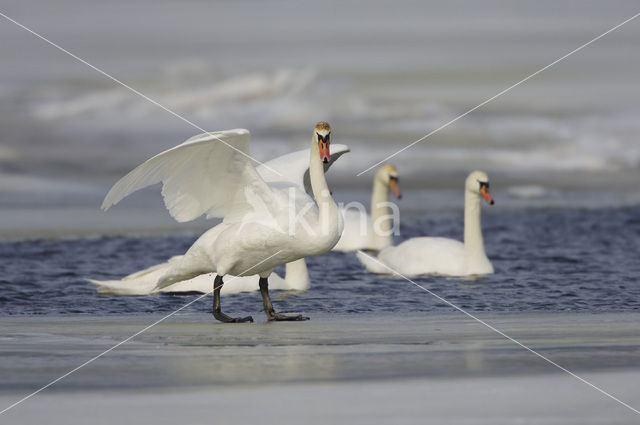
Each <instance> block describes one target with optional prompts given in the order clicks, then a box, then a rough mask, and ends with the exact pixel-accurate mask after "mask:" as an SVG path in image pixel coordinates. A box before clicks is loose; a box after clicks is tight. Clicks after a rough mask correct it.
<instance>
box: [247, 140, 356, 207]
mask: <svg viewBox="0 0 640 425" xmlns="http://www.w3.org/2000/svg"><path fill="white" fill-rule="evenodd" d="M347 152H350V150H349V147H348V146H347V145H341V144H333V143H332V144H331V161H329V162H328V163H327V164H323V165H324V172H325V173H326V172H327V170H328V169H329V168H330V167H331V166H332V165H333V164H334V163H335V162H336V161H337V160H338V158H340V157H341V156H342V155H344V154H345V153H347ZM310 155H311V154H310V152H309V149H301V150H299V151H295V152H291V153H288V154H285V155H282V156H279V157H277V158H274V159H272V160H270V161H267V162H265V163H264V164H261V165H260V166H258V167H256V170H257V171H258V174H260V177H262V178H263V179H264V181H265V182H267V183H269V184H274V185H278V184H279V183H293V184H295V185H296V186H298V188H300V189H302V190H304V191H305V192H306V193H307V194H308V195H309V196H313V195H312V191H311V178H310V177H309V157H310Z"/></svg>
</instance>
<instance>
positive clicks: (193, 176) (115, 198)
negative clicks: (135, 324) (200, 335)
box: [102, 122, 342, 323]
mask: <svg viewBox="0 0 640 425" xmlns="http://www.w3.org/2000/svg"><path fill="white" fill-rule="evenodd" d="M330 138H331V127H330V126H329V124H328V123H326V122H319V123H318V124H316V126H315V128H314V132H313V137H312V140H311V149H310V157H309V182H310V185H311V189H312V192H313V198H312V197H310V196H309V195H308V194H307V193H306V192H305V191H304V190H301V189H300V188H299V186H298V185H296V184H293V183H291V182H287V181H270V182H268V183H267V182H266V181H265V179H263V178H262V177H260V175H259V174H258V172H257V170H256V168H255V167H254V166H253V164H252V163H251V161H250V158H249V156H248V151H249V132H248V131H247V130H244V129H236V130H229V131H223V132H218V133H206V134H203V135H198V136H195V137H192V138H191V139H189V140H187V141H186V142H184V143H182V144H181V145H178V146H176V147H174V148H171V149H169V150H166V151H164V152H162V153H160V154H158V155H156V156H154V157H153V158H151V159H149V160H147V161H146V162H144V163H143V164H141V165H139V166H138V167H136V168H135V169H134V170H133V171H131V172H130V173H129V174H127V175H126V176H124V177H123V178H122V179H120V180H119V181H118V182H117V183H116V184H115V185H114V186H113V188H111V190H110V191H109V193H108V194H107V196H106V197H105V200H104V202H103V205H102V206H103V208H104V209H108V208H109V207H110V206H112V205H114V204H116V203H117V202H119V201H120V200H121V199H123V198H124V197H125V196H127V195H129V194H131V193H133V192H135V191H136V190H138V189H142V188H143V187H147V186H150V185H153V184H155V183H159V182H162V184H163V185H162V195H163V198H164V202H165V205H166V207H167V209H168V210H169V212H170V214H171V215H172V216H173V217H174V218H175V219H176V220H178V221H189V220H193V219H195V218H197V217H199V216H200V215H202V214H205V215H206V216H207V217H224V220H223V221H222V223H220V224H218V225H217V226H215V227H213V228H212V229H210V230H208V231H207V232H205V233H204V234H203V235H202V236H200V238H198V240H196V241H195V243H194V244H193V245H192V246H191V247H190V248H189V250H188V251H187V252H186V253H185V254H184V255H183V256H181V257H180V258H179V259H178V260H177V261H176V262H175V263H171V264H170V267H169V268H168V269H167V270H166V271H164V273H163V274H162V275H161V276H160V277H159V278H158V282H157V286H158V287H159V288H164V287H167V286H169V285H172V284H174V283H177V282H181V281H184V280H188V279H192V278H194V277H197V276H199V275H201V274H204V273H216V274H217V275H216V277H215V279H214V283H213V315H214V317H215V318H216V319H217V320H219V321H221V322H224V323H229V322H252V321H253V318H252V317H251V316H248V317H236V318H234V317H230V316H227V315H226V314H224V313H223V312H222V309H221V307H220V291H221V289H222V287H223V285H224V280H223V279H224V278H225V276H226V275H232V276H251V275H255V274H257V275H258V276H259V282H258V285H259V287H260V293H261V295H262V301H263V305H264V311H265V314H266V315H267V319H268V320H269V321H272V320H275V321H281V320H295V321H299V320H307V319H308V318H306V317H303V316H302V315H291V316H289V315H284V314H280V313H276V312H275V310H274V308H273V305H272V303H271V300H270V297H269V289H268V288H269V281H268V278H269V276H270V275H271V273H272V271H273V269H274V268H275V267H277V266H279V265H282V264H285V263H289V262H291V261H295V260H298V259H301V258H304V257H309V256H313V255H319V254H323V253H325V252H327V251H329V250H330V249H331V248H333V246H334V245H335V244H336V243H337V242H338V239H339V238H340V234H341V233H342V216H341V214H340V212H339V210H338V206H337V205H336V203H335V202H334V201H333V199H332V198H331V193H330V192H329V188H328V186H327V182H326V180H325V175H324V167H323V163H325V164H328V163H329V161H330V159H331V154H330ZM314 199H315V202H314Z"/></svg>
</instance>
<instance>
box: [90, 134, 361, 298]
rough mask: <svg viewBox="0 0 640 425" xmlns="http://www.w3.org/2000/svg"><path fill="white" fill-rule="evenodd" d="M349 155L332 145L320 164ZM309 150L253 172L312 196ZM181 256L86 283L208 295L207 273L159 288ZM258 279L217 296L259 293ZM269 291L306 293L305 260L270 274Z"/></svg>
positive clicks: (110, 290) (105, 289) (230, 284)
mask: <svg viewBox="0 0 640 425" xmlns="http://www.w3.org/2000/svg"><path fill="white" fill-rule="evenodd" d="M347 152H349V148H348V147H347V146H345V145H339V144H332V145H331V160H330V161H329V163H328V164H323V165H324V169H325V172H326V171H327V170H328V169H329V168H330V167H331V165H333V163H334V162H336V161H337V159H338V158H340V156H342V155H343V154H344V153H347ZM309 155H310V153H309V149H302V150H299V151H296V152H291V153H288V154H285V155H282V156H279V157H277V158H274V159H272V160H269V161H267V162H265V163H264V164H261V165H260V166H258V167H257V168H256V170H257V171H258V174H260V177H262V178H263V179H264V180H265V181H267V182H268V181H279V180H285V181H289V182H292V183H295V184H296V185H298V186H299V187H300V188H304V189H305V191H306V192H307V193H308V194H312V192H311V186H310V181H309ZM181 257H182V256H175V257H172V258H171V259H170V260H169V261H167V262H165V263H161V264H156V265H154V266H151V267H149V268H146V269H144V270H140V271H138V272H135V273H131V274H130V275H128V276H125V277H124V278H122V279H121V280H95V279H87V281H89V282H91V283H93V284H94V285H96V287H97V290H98V292H99V293H101V294H111V295H147V294H154V293H159V292H163V293H165V292H168V293H180V292H202V293H208V292H211V290H212V286H211V280H212V279H213V278H214V277H215V276H212V275H211V273H206V274H203V275H200V276H197V277H194V278H192V279H187V280H184V281H181V282H176V283H174V284H171V285H169V286H165V287H159V286H158V285H157V282H158V279H159V278H160V277H161V276H162V275H163V274H164V273H165V272H166V271H167V270H168V269H169V267H170V266H171V264H175V263H176V262H177V261H179V260H180V258H181ZM258 280H259V277H258V276H257V275H253V276H234V277H233V278H231V280H229V279H228V281H227V283H226V284H225V285H224V286H223V287H222V289H221V290H220V295H227V294H237V293H240V292H252V291H257V290H259V289H260V287H259V285H258ZM269 280H270V281H269V288H270V289H276V290H286V291H300V292H301V291H306V290H307V289H309V285H310V280H309V273H308V271H307V264H306V262H305V260H304V258H301V259H299V260H295V261H293V262H291V263H287V264H286V266H285V275H284V279H283V278H281V277H280V276H278V275H277V274H276V273H273V274H272V275H271V276H270V279H269Z"/></svg>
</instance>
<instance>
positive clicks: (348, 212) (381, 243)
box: [333, 164, 402, 251]
mask: <svg viewBox="0 0 640 425" xmlns="http://www.w3.org/2000/svg"><path fill="white" fill-rule="evenodd" d="M389 191H391V192H392V193H393V194H394V195H395V197H396V198H398V199H400V198H402V194H401V193H400V188H399V186H398V170H397V169H396V167H394V166H393V165H390V164H385V165H383V166H382V167H380V169H379V170H378V172H377V173H376V174H375V176H374V177H373V190H372V192H371V216H369V215H367V214H366V212H365V211H360V210H355V209H351V208H347V209H344V208H343V209H341V211H342V214H343V217H344V230H343V231H342V236H341V237H340V240H339V241H338V243H337V244H336V246H334V247H333V251H357V250H359V249H367V250H374V251H380V250H382V249H383V248H386V247H387V246H390V245H391V244H393V239H392V236H393V235H392V232H393V229H392V225H393V223H392V215H390V214H389Z"/></svg>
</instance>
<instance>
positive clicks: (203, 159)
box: [102, 129, 270, 222]
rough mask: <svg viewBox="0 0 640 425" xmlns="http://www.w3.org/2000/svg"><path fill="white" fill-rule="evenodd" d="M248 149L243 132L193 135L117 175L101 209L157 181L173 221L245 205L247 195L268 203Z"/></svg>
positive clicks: (220, 214)
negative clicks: (123, 173)
mask: <svg viewBox="0 0 640 425" xmlns="http://www.w3.org/2000/svg"><path fill="white" fill-rule="evenodd" d="M248 152H249V131H248V130H244V129H235V130H227V131H221V132H215V133H205V134H200V135H197V136H194V137H192V138H190V139H188V140H187V141H185V142H184V143H182V144H180V145H178V146H175V147H173V148H171V149H168V150H166V151H164V152H162V153H159V154H158V155H156V156H154V157H153V158H151V159H149V160H147V161H146V162H144V163H142V164H141V165H139V166H138V167H136V168H135V169H133V170H132V171H131V172H130V173H129V174H127V175H126V176H124V177H123V178H121V179H120V180H119V181H118V182H117V183H116V184H115V185H114V186H113V187H112V188H111V190H110V191H109V193H108V194H107V196H106V197H105V199H104V202H103V203H102V209H104V210H107V209H109V207H111V206H112V205H114V204H116V203H118V202H119V201H121V200H122V199H123V198H125V197H126V196H128V195H130V194H131V193H133V192H135V191H137V190H139V189H142V188H145V187H147V186H151V185H154V184H156V183H160V182H162V196H163V198H164V203H165V206H166V207H167V209H168V210H169V213H170V214H171V216H172V217H174V218H175V219H176V220H177V221H179V222H185V221H190V220H193V219H195V218H198V217H199V216H201V215H202V214H205V215H206V216H207V217H208V218H210V217H224V216H226V215H228V214H229V213H231V212H234V213H239V212H240V211H241V210H246V209H249V208H251V206H250V205H249V204H248V203H247V199H246V198H247V194H248V193H250V194H251V195H252V196H254V197H255V196H256V195H258V197H260V198H262V199H263V200H264V202H266V203H268V199H269V198H270V189H269V188H268V187H267V185H266V183H265V182H264V180H262V178H261V177H260V176H259V175H258V173H257V172H256V169H255V168H254V167H253V164H252V163H251V160H250V157H249V155H248Z"/></svg>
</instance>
